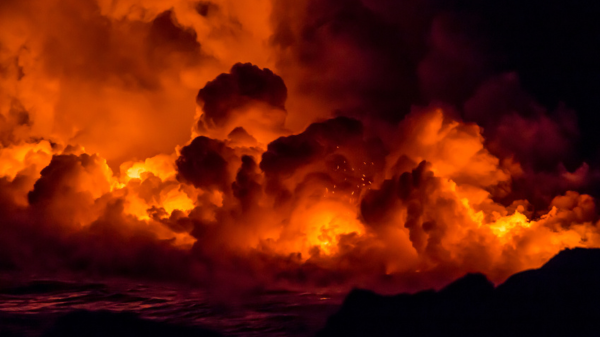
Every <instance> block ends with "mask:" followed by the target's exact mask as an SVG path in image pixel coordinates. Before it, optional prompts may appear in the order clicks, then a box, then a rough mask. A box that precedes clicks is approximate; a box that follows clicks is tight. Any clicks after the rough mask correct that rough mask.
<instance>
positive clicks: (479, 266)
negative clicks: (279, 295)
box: [0, 0, 600, 290]
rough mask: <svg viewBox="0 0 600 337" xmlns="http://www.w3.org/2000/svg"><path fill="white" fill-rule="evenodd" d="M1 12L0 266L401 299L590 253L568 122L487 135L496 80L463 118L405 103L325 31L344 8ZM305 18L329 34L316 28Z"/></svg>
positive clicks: (531, 119) (440, 41)
mask: <svg viewBox="0 0 600 337" xmlns="http://www.w3.org/2000/svg"><path fill="white" fill-rule="evenodd" d="M9 2H10V3H11V5H10V6H8V5H7V6H6V7H2V5H0V13H1V14H2V15H1V16H0V28H2V29H0V31H1V33H0V56H1V57H0V61H1V62H2V64H1V65H2V68H0V70H2V71H0V74H1V75H2V77H1V79H0V89H1V94H0V103H1V104H0V123H2V125H1V127H0V182H1V193H0V210H1V211H2V222H1V223H0V237H3V239H0V247H6V248H1V249H0V267H2V268H4V267H6V268H10V269H17V270H30V269H31V270H34V271H39V272H48V273H60V272H78V273H90V274H92V275H97V274H107V275H111V276H112V275H117V276H131V277H150V278H159V279H167V280H171V281H191V282H200V283H206V284H213V285H214V284H217V285H219V286H221V285H222V284H231V285H232V286H233V287H246V286H247V287H252V286H254V285H257V284H265V283H266V284H269V285H293V286H298V285H301V286H330V285H337V286H357V285H360V286H364V287H373V288H377V287H380V286H381V287H392V288H394V289H396V288H397V289H404V290H416V289H422V288H427V287H439V286H442V285H444V284H447V283H448V282H449V281H451V280H453V279H455V278H456V277H459V276H461V275H463V274H465V273H468V272H482V273H485V274H486V275H487V276H488V277H489V278H490V279H491V280H493V281H494V282H501V281H503V280H505V279H506V278H507V277H508V276H510V275H512V274H514V273H516V272H518V271H521V270H524V269H528V268H536V267H539V266H541V265H542V264H543V263H544V262H546V261H548V259H550V258H551V257H552V256H554V255H555V254H557V253H558V252H559V251H560V250H562V249H565V248H572V247H599V246H600V236H599V234H600V229H599V226H600V223H599V222H598V221H599V220H598V216H597V212H596V206H595V200H594V198H593V197H591V196H590V195H587V194H585V193H583V192H580V191H583V188H584V187H585V185H586V182H588V181H590V179H592V178H593V177H594V174H596V173H594V172H596V171H595V169H594V168H593V167H590V166H589V165H588V164H586V163H584V162H581V163H579V167H578V168H576V169H574V170H571V171H569V170H567V169H566V168H565V166H564V165H563V164H562V161H561V160H562V157H560V156H563V155H564V156H566V155H567V154H568V153H569V151H570V146H572V142H571V140H570V138H569V137H571V136H570V135H571V134H575V133H576V128H577V123H576V122H572V123H570V124H569V121H570V119H569V118H571V117H569V116H571V115H569V114H568V113H562V112H557V113H556V114H551V113H549V112H547V111H545V110H544V109H543V108H541V107H539V104H537V103H535V102H531V103H528V102H529V101H527V102H526V103H527V104H529V105H527V106H533V107H535V109H533V108H532V109H531V110H532V111H533V112H528V115H526V114H525V113H524V114H523V116H525V117H521V116H520V115H518V113H519V111H517V112H514V111H516V110H515V109H516V108H515V109H513V110H510V111H511V112H510V113H508V112H507V113H506V114H504V115H502V116H500V117H495V115H494V116H492V117H493V118H496V119H494V120H493V121H491V122H490V121H489V120H487V119H486V118H488V117H489V116H488V114H487V110H486V109H491V108H492V107H494V106H496V105H494V104H495V103H494V102H496V101H495V100H494V99H495V96H494V94H495V92H494V91H493V90H492V89H494V88H498V87H502V88H504V87H503V86H506V87H508V88H510V89H511V90H513V86H517V85H518V81H517V79H516V75H514V74H512V73H510V74H501V75H497V76H496V77H493V78H490V79H489V80H487V82H482V83H481V85H480V86H479V87H477V88H478V89H477V90H475V89H472V93H471V96H469V97H470V98H469V99H468V100H465V103H464V104H462V103H461V104H455V105H452V104H450V103H448V104H445V103H444V102H443V100H442V102H441V103H440V100H441V99H431V101H430V102H426V103H424V102H422V101H420V102H416V101H415V102H412V101H411V102H409V103H410V104H404V103H403V102H404V101H402V102H400V101H398V100H400V99H401V98H402V99H404V98H405V97H406V96H411V95H413V94H414V95H413V96H416V94H415V93H411V91H410V90H411V89H410V88H408V87H409V86H408V84H407V85H404V84H403V82H402V81H404V78H412V77H410V76H408V75H407V76H404V75H403V74H404V73H403V72H405V70H403V69H404V68H402V67H403V66H401V65H397V64H396V63H393V62H392V63H390V62H391V61H389V60H390V59H393V60H396V59H397V58H398V57H397V55H396V54H395V53H398V51H397V50H395V49H394V50H393V51H390V50H388V49H389V45H390V43H382V42H381V41H385V40H381V41H379V42H377V43H374V42H373V44H371V42H372V41H371V40H369V39H374V37H373V34H372V30H366V29H365V31H366V32H368V34H367V33H364V32H363V33H364V34H365V36H366V37H368V38H366V37H365V36H362V35H360V34H359V33H361V32H362V31H358V30H357V31H354V30H353V29H354V28H352V29H350V28H348V27H346V30H347V32H346V30H344V29H342V28H339V27H338V25H342V26H343V24H344V22H345V21H343V20H341V18H343V17H345V16H344V15H341V14H339V13H338V12H337V11H338V10H339V11H341V9H339V8H338V7H340V6H341V7H343V5H342V4H341V3H340V4H338V5H335V6H334V5H331V7H327V6H325V7H326V8H323V10H322V11H321V10H319V8H320V7H319V6H321V5H319V4H317V3H316V2H314V1H298V2H297V3H296V2H294V4H289V3H288V4H283V2H280V1H270V0H264V1H263V0H261V1H254V2H252V3H251V2H249V1H200V2H198V1H195V2H194V1H187V0H182V1H167V0H166V1H152V2H139V1H136V0H118V1H97V0H85V1H79V0H77V1H75V0H69V1H65V2H62V1H54V0H52V1H43V4H40V7H39V8H37V9H36V10H35V12H33V11H31V10H29V9H27V8H26V7H28V6H27V4H24V5H20V4H19V3H18V2H17V1H9ZM26 2H28V1H26ZM323 3H325V2H323ZM327 3H329V2H327ZM352 3H354V4H355V5H354V6H355V7H356V8H355V7H352V8H354V9H352V8H351V9H348V11H350V10H356V11H358V12H359V13H366V12H369V11H375V9H374V8H375V7H377V6H363V5H362V3H363V2H361V1H354V2H352ZM371 7H373V8H371ZM357 8H358V9H357ZM313 11H314V12H319V13H321V12H322V13H324V14H322V15H326V14H327V13H329V14H327V15H331V17H329V18H328V19H330V20H341V21H340V22H337V21H336V22H337V23H336V24H331V25H329V24H324V25H323V26H322V27H321V26H319V27H317V28H315V25H317V24H316V23H315V22H320V21H319V20H312V19H310V18H311V15H312V14H311V13H313ZM71 13H80V14H81V15H71ZM336 13H338V14H339V15H338V14H336ZM341 13H346V12H344V11H341ZM380 14H381V13H380ZM319 15H321V14H319ZM348 15H350V14H348ZM356 15H358V14H356ZM373 15H375V14H373ZM378 15H379V14H378ZM324 20H325V19H324ZM380 21H381V20H379V19H372V18H371V19H369V18H366V19H364V20H362V21H360V23H361V24H363V25H366V24H372V25H374V26H377V25H378V24H376V23H377V22H380ZM323 22H327V20H325V21H323ZM63 23H64V25H65V28H60V27H59V26H62V25H63ZM380 25H382V27H383V26H385V25H384V24H383V23H380ZM317 26H318V25H317ZM336 27H338V28H339V29H338V28H336ZM377 27H379V28H377ZM377 27H375V28H373V29H376V28H377V29H380V28H381V27H380V26H377ZM16 28H18V29H16ZM63 29H66V30H68V32H66V31H65V32H63ZM357 29H359V28H357ZM381 29H383V28H381ZM390 29H391V28H390ZM444 29H446V28H445V26H444V21H443V20H442V19H439V20H438V19H436V20H435V22H434V23H432V29H431V35H432V42H431V43H432V44H433V46H431V48H433V49H435V48H438V49H440V50H437V49H435V50H433V49H432V51H431V52H430V53H429V54H428V53H422V54H423V55H428V56H427V57H426V58H425V59H423V60H420V61H419V62H418V64H416V63H415V65H414V68H415V69H418V70H415V71H413V72H411V74H413V75H414V76H413V77H414V78H416V77H418V78H419V81H421V82H419V85H420V86H421V87H423V88H422V89H423V91H427V90H426V89H427V85H430V84H431V83H434V82H435V83H438V82H436V81H435V76H437V72H436V71H435V70H436V69H438V68H436V67H439V66H440V65H437V64H433V63H435V60H436V57H438V58H443V57H447V55H446V54H444V53H445V52H448V51H447V50H446V49H443V48H442V47H444V46H445V47H444V48H447V49H448V48H450V49H452V48H458V47H455V46H456V45H460V44H459V43H458V42H456V41H450V42H447V43H446V42H445V39H450V40H451V39H452V38H453V36H450V35H448V34H446V32H445V31H444ZM344 32H346V33H344ZM352 32H354V33H356V34H358V35H360V36H362V37H361V38H360V39H359V38H356V39H355V38H354V37H352V36H351V33H352ZM354 33H352V34H354ZM344 34H348V35H344ZM361 34H362V33H361ZM397 35H398V36H404V35H402V34H397ZM409 35H410V36H412V35H413V34H409ZM423 35H425V34H423ZM377 36H378V38H381V39H384V38H388V37H386V36H387V35H385V36H384V35H381V34H377ZM394 36H396V35H394ZM407 36H408V35H407ZM369 41H371V42H369ZM377 41H378V40H377ZM409 42H410V41H409ZM409 42H407V43H409ZM368 48H373V50H369V49H368ZM387 52H390V53H392V52H393V53H392V54H391V55H392V56H393V57H391V56H390V57H389V58H388V57H383V58H380V57H379V56H378V55H379V54H380V53H383V54H385V53H387ZM450 52H454V51H453V50H450ZM431 53H433V55H434V56H435V55H437V56H436V57H433V56H431ZM436 53H437V54H436ZM438 54H439V55H438ZM411 55H412V54H411ZM415 55H421V54H419V53H415ZM440 55H441V56H440ZM453 55H454V54H453ZM455 56H456V57H462V54H460V52H459V51H456V55H455ZM411 57H413V56H411ZM466 59H469V60H470V58H468V57H466ZM394 62H395V61H394ZM398 62H400V61H398ZM406 62H407V63H410V62H413V61H411V59H410V58H409V57H408V56H407V61H406ZM465 62H466V61H465ZM386 67H387V68H386ZM388 68H389V69H395V70H394V71H398V72H400V73H398V74H396V73H394V74H393V75H387V74H388V71H387V69H388ZM463 68H465V69H466V68H469V67H468V66H466V67H463ZM461 69H462V68H461ZM440 73H442V72H441V71H440ZM401 75H402V76H401ZM419 76H420V77H419ZM439 76H441V75H439ZM397 78H402V79H397ZM444 80H445V79H444ZM407 81H408V80H407ZM382 83H383V84H382ZM439 83H445V82H443V81H442V80H440V81H439ZM394 85H398V86H399V88H400V89H397V88H396V89H394V88H395V87H393V86H394ZM431 85H433V84H431ZM453 85H457V86H458V85H460V81H458V80H457V81H456V82H455V83H454V84H453ZM414 86H415V87H418V85H414ZM392 87H393V88H392ZM490 88H491V89H490ZM392 89H393V90H392ZM517 89H518V88H517ZM517 89H514V90H517ZM415 90H416V89H415ZM494 90H495V89H494ZM519 90H520V89H519ZM430 91H431V90H430ZM498 91H500V89H498ZM427 92H429V91H427ZM432 92H433V91H432ZM504 92H512V91H510V90H508V89H506V90H504V91H502V93H504ZM403 97H404V98H403ZM423 97H426V95H425V94H423ZM519 97H526V98H527V96H526V95H524V94H523V95H521V96H519ZM500 99H504V98H503V97H500ZM523 100H524V101H526V99H525V98H523ZM488 102H492V103H493V104H492V103H489V104H488ZM519 102H521V101H519ZM386 104H387V105H386ZM486 104H487V105H486ZM507 104H508V103H507ZM523 104H525V103H523ZM411 106H412V107H411ZM478 109H483V110H485V111H484V112H481V111H480V110H478ZM507 109H508V108H507ZM489 115H490V116H491V115H492V113H491V112H490V114H489ZM492 117H489V118H492ZM483 124H485V125H486V126H485V128H484V127H483V126H482V125H483ZM565 125H566V126H565ZM573 130H575V131H573ZM546 147H552V149H554V150H552V149H550V150H547V149H546ZM557 158H558V159H557ZM540 163H541V164H540ZM547 163H550V164H547ZM544 165H546V166H547V167H550V169H546V167H544V168H543V169H540V167H542V166H544Z"/></svg>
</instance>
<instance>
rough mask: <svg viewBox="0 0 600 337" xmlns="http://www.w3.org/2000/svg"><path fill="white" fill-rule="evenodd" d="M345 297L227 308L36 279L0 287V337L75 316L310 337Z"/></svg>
mask: <svg viewBox="0 0 600 337" xmlns="http://www.w3.org/2000/svg"><path fill="white" fill-rule="evenodd" d="M343 297H344V294H341V293H338V294H332V293H310V292H293V291H261V292H258V293H255V294H253V295H252V296H251V297H246V298H244V299H243V300H241V301H238V303H235V304H233V305H230V304H228V303H227V301H214V300H213V299H212V298H211V297H210V296H209V294H207V292H206V291H204V290H201V289H189V288H180V287H174V286H166V285H156V284H152V285H149V284H140V283H130V282H123V281H118V282H114V281H113V282H101V283H98V282H94V283H91V282H87V283H80V282H77V283H75V282H69V281H57V280H47V279H38V280H30V281H26V282H14V281H12V282H8V284H7V282H4V284H3V285H0V335H1V336H11V337H12V336H22V337H37V336H46V334H47V332H48V331H49V330H52V327H53V325H54V324H55V323H56V321H57V320H58V319H59V318H60V317H64V316H65V315H68V314H69V313H73V312H81V311H85V312H97V311H103V312H109V313H132V314H135V315H136V316H137V317H139V318H141V319H143V321H151V322H160V323H161V324H162V323H165V324H168V325H169V326H175V327H202V328H206V329H210V330H212V331H215V332H218V333H221V334H222V335H224V336H266V337H270V336H273V337H274V336H312V335H314V334H315V332H316V331H318V330H319V329H320V328H321V327H322V326H324V324H325V322H326V319H327V317H329V316H330V315H331V314H333V313H334V312H335V311H336V310H337V309H338V308H339V306H340V304H341V302H342V301H343Z"/></svg>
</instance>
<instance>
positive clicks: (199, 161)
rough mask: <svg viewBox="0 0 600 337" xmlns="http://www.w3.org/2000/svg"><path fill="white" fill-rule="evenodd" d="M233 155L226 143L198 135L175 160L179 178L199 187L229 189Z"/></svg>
mask: <svg viewBox="0 0 600 337" xmlns="http://www.w3.org/2000/svg"><path fill="white" fill-rule="evenodd" d="M232 155H233V152H232V150H231V149H230V148H229V147H227V146H226V145H225V143H223V142H220V141H218V140H214V139H210V138H207V137H203V136H200V137H196V139H194V140H193V141H192V142H191V143H190V144H189V145H187V146H184V147H183V149H181V155H180V156H179V158H178V159H177V161H176V162H175V164H176V165H177V170H178V172H179V173H178V175H177V178H178V179H179V180H180V181H182V182H186V183H191V184H193V185H194V186H196V187H198V188H209V189H212V188H217V189H220V190H222V191H227V190H229V186H228V185H229V181H230V180H229V167H228V160H229V159H231V157H232Z"/></svg>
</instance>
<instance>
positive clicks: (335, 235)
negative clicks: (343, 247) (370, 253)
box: [298, 201, 365, 256]
mask: <svg viewBox="0 0 600 337" xmlns="http://www.w3.org/2000/svg"><path fill="white" fill-rule="evenodd" d="M304 213H305V214H302V215H301V219H299V220H298V221H302V222H303V223H302V225H301V228H302V227H303V233H302V234H303V235H302V236H303V237H305V243H304V244H303V245H302V246H303V248H302V251H303V252H304V256H310V253H311V252H313V253H314V252H315V251H314V249H315V248H317V251H318V252H319V253H322V254H325V255H334V254H336V253H337V252H338V244H339V241H340V238H341V236H343V235H350V234H354V235H359V236H360V235H364V234H365V229H364V226H363V225H362V224H361V223H360V221H359V220H358V219H357V214H356V213H355V212H353V210H352V209H351V207H350V206H349V205H345V204H343V203H341V202H337V201H324V202H320V203H318V204H317V205H315V206H313V207H311V208H309V209H307V210H305V212H304Z"/></svg>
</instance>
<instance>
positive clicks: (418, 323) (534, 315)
mask: <svg viewBox="0 0 600 337" xmlns="http://www.w3.org/2000/svg"><path fill="white" fill-rule="evenodd" d="M318 336H319V337H327V336H344V337H350V336H369V337H375V336H402V337H406V336H600V249H580V248H577V249H571V250H565V251H563V252H561V253H560V254H558V255H557V256H555V257H554V258H552V259H551V260H550V261H548V263H546V264H545V265H544V266H543V267H542V268H540V269H536V270H529V271H525V272H521V273H519V274H515V275H514V276H512V277H510V278H509V279H508V280H507V281H506V282H505V283H503V284H502V285H500V286H498V287H496V288H494V286H493V284H492V283H491V282H489V281H488V280H487V279H486V277H485V276H483V275H480V274H470V275H466V276H465V277H463V278H461V279H459V280H457V281H455V282H454V283H452V284H450V285H449V286H447V287H446V288H444V289H442V290H440V291H438V292H434V291H423V292H420V293H417V294H414V295H409V294H401V295H396V296H381V295H378V294H375V293H373V292H370V291H365V290H354V291H353V292H351V293H350V294H349V295H348V297H347V298H346V300H345V301H344V304H343V306H342V308H341V309H340V310H339V312H338V313H336V314H334V315H333V316H331V317H330V318H329V320H328V322H327V325H326V327H325V328H324V329H323V330H322V331H320V332H319V334H318Z"/></svg>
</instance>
